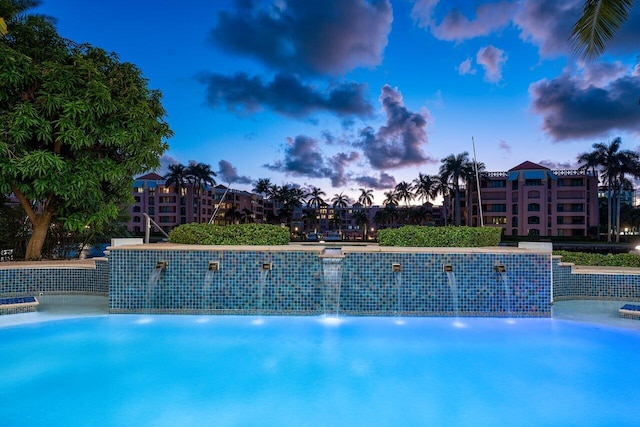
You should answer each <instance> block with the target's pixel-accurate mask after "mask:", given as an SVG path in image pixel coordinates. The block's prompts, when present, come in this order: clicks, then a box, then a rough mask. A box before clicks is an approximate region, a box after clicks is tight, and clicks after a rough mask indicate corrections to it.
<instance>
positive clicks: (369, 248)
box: [107, 243, 550, 255]
mask: <svg viewBox="0 0 640 427" xmlns="http://www.w3.org/2000/svg"><path fill="white" fill-rule="evenodd" d="M325 248H340V249H341V250H342V254H345V253H407V252H409V253H439V254H440V253H451V254H469V253H471V254H473V253H478V254H482V253H492V254H495V253H504V254H531V253H536V254H545V255H550V253H549V252H548V251H542V250H537V249H522V248H514V247H505V246H490V247H478V248H458V247H455V248H448V247H398V246H378V245H366V246H364V245H363V246H350V245H346V246H341V245H339V244H331V245H319V246H311V245H295V244H294V245H279V246H276V245H274V246H251V245H245V246H223V245H180V244H174V243H151V244H142V245H123V246H110V247H108V248H107V250H108V251H109V252H115V251H130V250H136V251H140V250H152V251H176V250H182V251H258V252H316V253H318V254H320V253H322V251H323V250H324V249H325Z"/></svg>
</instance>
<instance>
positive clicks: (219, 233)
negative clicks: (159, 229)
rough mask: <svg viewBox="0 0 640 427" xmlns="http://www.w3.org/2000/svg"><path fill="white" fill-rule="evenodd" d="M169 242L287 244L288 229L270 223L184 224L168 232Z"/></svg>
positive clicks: (195, 243)
mask: <svg viewBox="0 0 640 427" xmlns="http://www.w3.org/2000/svg"><path fill="white" fill-rule="evenodd" d="M169 242H171V243H184V244H188V245H287V244H289V230H288V229H287V228H283V227H279V226H277V225H270V224H233V225H212V224H196V223H194V224H184V225H180V226H178V227H176V228H174V229H173V230H171V231H170V232H169Z"/></svg>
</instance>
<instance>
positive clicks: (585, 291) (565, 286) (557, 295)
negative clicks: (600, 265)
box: [553, 257, 640, 301]
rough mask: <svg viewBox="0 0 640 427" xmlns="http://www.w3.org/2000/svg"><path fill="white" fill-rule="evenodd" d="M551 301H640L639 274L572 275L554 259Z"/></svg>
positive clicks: (569, 270) (567, 267) (569, 268)
mask: <svg viewBox="0 0 640 427" xmlns="http://www.w3.org/2000/svg"><path fill="white" fill-rule="evenodd" d="M553 299H554V300H556V301H562V300H570V299H612V300H615V299H631V300H640V274H625V273H616V274H597V273H588V274H585V273H580V274H573V273H571V266H570V265H560V258H559V257H554V258H553Z"/></svg>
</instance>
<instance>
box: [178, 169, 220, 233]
mask: <svg viewBox="0 0 640 427" xmlns="http://www.w3.org/2000/svg"><path fill="white" fill-rule="evenodd" d="M185 171H186V174H187V177H188V178H187V179H188V180H189V182H190V183H191V184H192V185H193V192H194V194H195V195H196V197H197V209H198V214H197V216H196V222H200V220H201V215H200V211H201V209H200V202H201V197H200V195H201V194H200V193H201V190H202V189H203V188H205V186H214V185H216V180H215V179H214V178H213V177H214V176H216V173H215V172H214V171H213V170H211V165H208V164H206V163H196V162H191V163H189V166H187V168H186V170H185Z"/></svg>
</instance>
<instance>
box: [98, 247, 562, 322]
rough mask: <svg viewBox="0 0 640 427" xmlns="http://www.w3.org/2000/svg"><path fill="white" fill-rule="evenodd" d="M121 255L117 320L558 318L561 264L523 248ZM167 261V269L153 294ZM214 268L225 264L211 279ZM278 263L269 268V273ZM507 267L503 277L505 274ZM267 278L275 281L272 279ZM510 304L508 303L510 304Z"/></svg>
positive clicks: (114, 287)
mask: <svg viewBox="0 0 640 427" xmlns="http://www.w3.org/2000/svg"><path fill="white" fill-rule="evenodd" d="M323 249H324V248H323V247H321V246H302V245H301V246H294V245H291V246H283V247H211V246H207V247H205V246H181V245H143V246H130V247H126V246H125V247H115V248H112V249H111V252H110V255H109V268H110V279H109V286H110V292H109V307H110V311H111V312H112V313H140V312H150V313H212V314H265V315H268V314H279V315H281V314H285V315H286V314H295V315H321V314H328V315H331V314H335V312H336V311H339V314H340V315H374V316H391V315H401V316H428V315H445V316H455V315H456V313H455V309H454V305H455V304H454V300H453V298H452V291H451V288H450V285H449V282H448V279H447V273H446V272H445V271H444V269H443V266H444V265H450V266H452V269H453V272H452V273H453V274H454V275H455V281H456V284H457V286H456V287H457V300H458V310H459V315H460V316H507V315H513V316H550V314H551V255H550V254H549V253H545V252H540V251H532V250H521V249H513V248H495V249H493V248H491V249H489V248H483V249H475V250H474V249H454V248H448V249H447V248H442V249H438V248H435V249H434V248H431V249H415V248H400V249H398V248H381V247H343V248H342V251H341V252H340V255H339V256H335V254H333V255H332V256H326V254H324V255H325V256H323ZM159 261H166V262H167V266H166V269H164V270H163V271H162V272H161V273H160V274H159V275H158V277H157V280H156V281H155V283H153V286H149V279H150V277H151V276H152V274H154V269H155V268H156V265H157V263H158V262H159ZM211 262H215V263H217V264H216V265H217V269H216V270H215V273H209V271H210V270H209V265H210V263H211ZM265 264H269V269H268V270H267V269H265V268H264V266H265ZM498 264H499V265H501V266H503V267H504V271H503V272H499V271H496V269H495V266H496V265H498ZM265 272H266V273H265ZM505 298H506V299H507V300H508V303H505Z"/></svg>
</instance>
